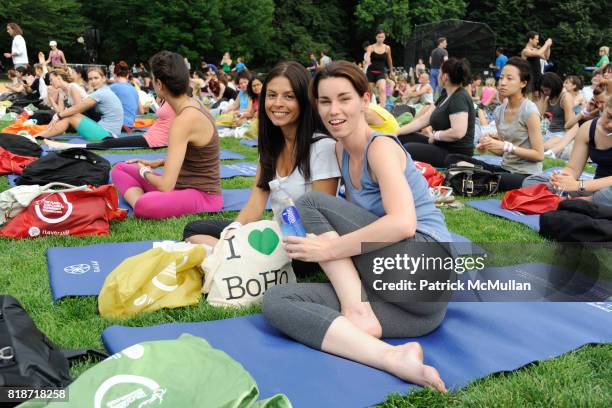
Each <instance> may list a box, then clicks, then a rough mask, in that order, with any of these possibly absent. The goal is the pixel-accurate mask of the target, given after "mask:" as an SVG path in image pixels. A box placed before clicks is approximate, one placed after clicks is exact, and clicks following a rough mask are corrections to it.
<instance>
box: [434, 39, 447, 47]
mask: <svg viewBox="0 0 612 408" xmlns="http://www.w3.org/2000/svg"><path fill="white" fill-rule="evenodd" d="M444 41H446V37H440V38H438V39H437V40H436V47H437V46H438V45H440V44H442V43H443V42H444Z"/></svg>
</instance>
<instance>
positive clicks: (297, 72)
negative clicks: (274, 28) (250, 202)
mask: <svg viewBox="0 0 612 408" xmlns="http://www.w3.org/2000/svg"><path fill="white" fill-rule="evenodd" d="M277 77H285V78H287V79H288V80H289V83H290V84H291V88H292V89H293V93H294V95H295V98H296V100H297V102H298V105H299V110H300V117H299V118H298V120H297V122H298V126H297V130H296V135H295V168H297V169H299V171H300V173H301V174H302V176H303V177H304V179H305V180H307V181H309V180H310V175H311V172H310V170H311V169H310V146H311V145H312V144H313V143H314V142H316V139H314V138H313V134H314V133H315V132H319V133H324V134H327V131H326V130H325V127H324V126H323V122H322V121H321V118H320V117H319V114H318V113H317V111H316V110H315V109H314V107H313V106H312V104H311V103H310V101H309V99H308V85H309V83H310V74H309V73H308V72H307V71H306V68H304V66H303V65H302V64H300V63H298V62H295V61H290V62H279V63H278V64H276V65H275V66H274V68H272V70H271V71H270V72H269V73H268V75H267V76H266V79H265V81H264V83H263V87H262V88H261V94H260V95H261V97H262V99H260V101H259V104H260V108H259V113H258V118H259V143H258V146H257V149H258V152H259V163H260V166H261V176H260V178H259V180H257V187H259V188H261V189H263V190H266V191H269V190H270V187H269V186H268V183H269V182H270V181H271V180H272V179H274V178H275V177H276V164H277V162H278V158H279V157H280V153H281V152H282V150H283V147H284V146H285V138H284V137H283V132H282V130H281V129H280V128H279V127H278V126H275V125H274V124H273V123H272V121H271V120H270V118H269V117H268V114H267V113H266V109H265V103H266V94H267V92H268V84H269V83H270V81H272V80H273V79H274V78H277Z"/></svg>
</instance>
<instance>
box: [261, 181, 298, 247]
mask: <svg viewBox="0 0 612 408" xmlns="http://www.w3.org/2000/svg"><path fill="white" fill-rule="evenodd" d="M268 185H269V186H270V192H271V194H272V211H273V212H274V219H275V220H276V222H278V225H279V227H280V229H281V233H282V234H283V236H285V237H288V236H298V237H305V236H306V229H304V224H302V220H301V219H300V214H298V211H297V208H295V204H294V203H293V200H292V199H291V197H289V194H287V192H286V191H285V190H283V189H282V188H281V186H280V183H279V181H278V180H276V179H275V180H272V181H270V182H269V183H268Z"/></svg>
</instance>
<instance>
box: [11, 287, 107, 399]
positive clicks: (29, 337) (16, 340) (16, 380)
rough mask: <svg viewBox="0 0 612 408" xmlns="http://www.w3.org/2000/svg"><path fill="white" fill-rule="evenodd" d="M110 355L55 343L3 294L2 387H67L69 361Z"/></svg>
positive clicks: (17, 304)
mask: <svg viewBox="0 0 612 408" xmlns="http://www.w3.org/2000/svg"><path fill="white" fill-rule="evenodd" d="M87 356H91V357H97V358H105V357H108V356H107V354H106V353H103V352H101V351H98V350H89V349H82V350H63V349H61V348H59V347H58V346H56V345H55V344H53V342H51V340H49V339H48V338H47V336H45V335H44V334H43V333H42V332H41V331H40V330H38V328H37V327H36V325H35V324H34V322H33V321H32V319H31V318H30V316H28V314H27V312H26V311H25V310H24V309H23V307H22V306H21V305H20V304H19V302H18V301H17V300H16V299H15V298H13V297H12V296H9V295H0V387H19V386H22V387H30V388H42V387H50V388H51V387H58V388H59V387H62V388H63V387H66V386H67V385H68V384H70V383H71V382H72V379H71V378H70V363H71V362H74V361H77V360H79V359H81V358H83V357H87Z"/></svg>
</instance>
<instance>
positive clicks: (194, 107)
mask: <svg viewBox="0 0 612 408" xmlns="http://www.w3.org/2000/svg"><path fill="white" fill-rule="evenodd" d="M149 64H150V65H151V73H152V75H153V80H154V84H155V90H156V93H157V95H158V96H159V97H161V98H163V99H164V100H165V101H166V103H168V104H169V105H170V106H171V107H172V110H173V111H175V112H176V118H175V119H174V121H173V122H172V125H171V126H170V133H169V137H168V155H167V156H166V158H165V159H162V160H141V159H132V160H128V161H127V162H125V163H118V164H117V165H115V167H114V168H113V170H112V171H111V174H112V179H113V183H114V184H115V187H116V188H117V190H119V192H120V193H121V195H122V196H123V197H124V198H125V201H127V202H128V204H129V205H131V206H132V208H133V209H134V215H135V216H136V217H140V218H150V219H162V218H169V217H178V216H181V215H185V214H192V213H199V212H216V211H220V210H221V208H222V207H223V196H222V195H221V175H220V161H219V160H220V159H219V156H220V142H219V135H218V134H217V129H216V128H215V122H214V119H213V118H212V116H211V115H210V114H209V113H208V112H207V111H206V110H205V109H204V107H203V106H202V105H200V104H199V103H198V102H197V101H195V100H194V99H193V98H191V97H189V95H188V94H187V92H188V88H189V71H188V70H187V66H186V65H185V62H184V59H183V57H182V56H181V55H179V54H177V53H173V52H169V51H161V52H159V53H157V54H155V55H154V56H153V57H151V60H150V62H149ZM162 166H163V167H164V172H163V174H156V173H154V172H153V170H152V169H153V168H157V167H162Z"/></svg>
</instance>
